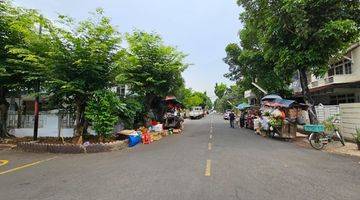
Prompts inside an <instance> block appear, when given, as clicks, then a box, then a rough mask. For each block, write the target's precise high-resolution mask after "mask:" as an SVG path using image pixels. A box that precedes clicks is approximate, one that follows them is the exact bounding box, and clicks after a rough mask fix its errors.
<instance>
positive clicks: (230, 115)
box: [229, 111, 235, 128]
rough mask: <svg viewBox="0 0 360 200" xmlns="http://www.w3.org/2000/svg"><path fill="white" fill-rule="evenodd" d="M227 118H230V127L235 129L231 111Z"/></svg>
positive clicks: (233, 115)
mask: <svg viewBox="0 0 360 200" xmlns="http://www.w3.org/2000/svg"><path fill="white" fill-rule="evenodd" d="M229 118H230V127H231V128H235V126H234V121H235V114H234V112H233V111H231V113H230V114H229Z"/></svg>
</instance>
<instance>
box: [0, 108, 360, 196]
mask: <svg viewBox="0 0 360 200" xmlns="http://www.w3.org/2000/svg"><path fill="white" fill-rule="evenodd" d="M228 126H229V125H228V124H226V122H224V120H222V119H221V117H220V116H217V115H212V116H208V117H206V118H205V119H201V120H192V121H190V120H189V121H187V122H186V125H185V131H184V133H183V134H181V135H173V136H169V137H166V138H164V139H162V140H160V141H158V142H155V143H152V144H151V145H138V146H136V147H135V148H132V149H127V150H124V151H118V152H111V153H99V154H86V155H56V154H29V153H21V152H14V151H1V152H0V160H4V159H6V160H9V163H8V164H6V165H3V166H0V199H1V200H3V199H4V200H20V199H21V200H23V199H31V200H45V199H49V200H50V199H51V200H56V199H59V200H64V199H66V200H71V199H86V200H93V199H94V200H95V199H96V200H98V199H101V200H107V199H117V200H118V199H121V200H123V199H124V200H126V199H128V200H145V199H146V200H161V199H164V200H173V199H189V200H190V199H191V200H193V199H203V200H209V199H214V200H220V199H224V200H227V199H242V200H251V199H259V200H260V199H261V200H263V199H284V200H285V199H286V200H288V199H291V200H295V199H311V200H317V199H319V200H320V199H328V200H331V199H339V200H346V199H349V200H350V199H351V200H359V199H360V159H359V158H353V157H346V156H340V155H335V154H329V153H324V152H320V151H316V150H312V149H307V148H302V147H297V146H296V145H294V144H292V143H289V142H283V141H278V140H273V139H267V138H262V137H260V136H257V135H255V134H253V132H252V131H250V130H245V129H230V128H229V127H228ZM211 127H213V128H211ZM209 143H211V145H209ZM37 161H40V162H37ZM34 162H35V164H33V165H30V166H28V165H27V164H29V163H34ZM23 166H25V167H23ZM19 167H20V168H19ZM9 170H10V171H9ZM4 172H5V173H4Z"/></svg>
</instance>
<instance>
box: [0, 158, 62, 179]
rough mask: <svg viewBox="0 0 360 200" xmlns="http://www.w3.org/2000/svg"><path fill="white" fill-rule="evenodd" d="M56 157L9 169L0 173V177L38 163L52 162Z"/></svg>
mask: <svg viewBox="0 0 360 200" xmlns="http://www.w3.org/2000/svg"><path fill="white" fill-rule="evenodd" d="M56 157H57V156H55V157H52V158H48V159H45V160H40V161H37V162H33V163H29V164H26V165H23V166H20V167H15V168H13V169H9V170H6V171H3V172H0V175H3V174H7V173H10V172H14V171H18V170H21V169H24V168H27V167H31V166H34V165H37V164H40V163H42V162H46V161H50V160H52V159H55V158H56Z"/></svg>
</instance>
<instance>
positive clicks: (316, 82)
mask: <svg viewBox="0 0 360 200" xmlns="http://www.w3.org/2000/svg"><path fill="white" fill-rule="evenodd" d="M318 85H319V81H314V82H311V86H312V87H317V86H318Z"/></svg>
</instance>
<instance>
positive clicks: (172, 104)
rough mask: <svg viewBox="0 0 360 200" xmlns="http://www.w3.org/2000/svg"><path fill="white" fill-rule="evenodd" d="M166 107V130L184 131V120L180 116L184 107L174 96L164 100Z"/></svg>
mask: <svg viewBox="0 0 360 200" xmlns="http://www.w3.org/2000/svg"><path fill="white" fill-rule="evenodd" d="M163 102H164V104H165V106H166V112H165V114H164V128H165V129H168V128H175V129H182V124H183V122H184V119H183V118H182V116H181V114H180V110H181V109H182V108H183V105H182V103H181V102H180V101H178V100H177V99H176V98H175V97H174V96H168V97H166V99H164V100H163Z"/></svg>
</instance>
